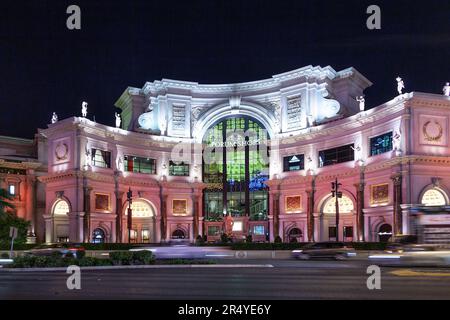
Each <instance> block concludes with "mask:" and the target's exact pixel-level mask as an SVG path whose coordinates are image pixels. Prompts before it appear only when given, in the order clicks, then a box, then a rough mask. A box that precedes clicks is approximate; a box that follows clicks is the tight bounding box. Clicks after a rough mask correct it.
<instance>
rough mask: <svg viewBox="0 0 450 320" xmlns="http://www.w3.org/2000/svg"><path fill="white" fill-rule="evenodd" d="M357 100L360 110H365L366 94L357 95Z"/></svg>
mask: <svg viewBox="0 0 450 320" xmlns="http://www.w3.org/2000/svg"><path fill="white" fill-rule="evenodd" d="M356 101H358V102H359V111H364V109H365V108H366V99H364V96H360V97H356Z"/></svg>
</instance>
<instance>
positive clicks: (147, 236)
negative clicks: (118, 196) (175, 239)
mask: <svg viewBox="0 0 450 320" xmlns="http://www.w3.org/2000/svg"><path fill="white" fill-rule="evenodd" d="M131 210H132V215H133V216H132V217H133V219H132V228H131V232H130V235H129V236H130V242H131V243H156V242H157V237H156V223H155V218H156V215H155V210H154V208H153V206H152V205H151V203H150V202H149V201H147V200H145V199H136V200H133V202H132V204H131ZM127 216H128V207H127V206H125V211H124V223H123V225H124V235H123V237H124V241H126V242H128V226H127V223H128V220H127Z"/></svg>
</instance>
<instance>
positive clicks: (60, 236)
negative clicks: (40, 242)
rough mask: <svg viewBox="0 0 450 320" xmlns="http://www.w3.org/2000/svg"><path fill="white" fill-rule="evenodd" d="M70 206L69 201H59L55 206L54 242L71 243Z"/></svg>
mask: <svg viewBox="0 0 450 320" xmlns="http://www.w3.org/2000/svg"><path fill="white" fill-rule="evenodd" d="M69 212H70V205H69V202H68V201H67V200H64V199H58V200H57V201H56V202H55V203H54V204H53V209H52V219H53V241H54V242H69V241H70V238H69V216H68V214H69Z"/></svg>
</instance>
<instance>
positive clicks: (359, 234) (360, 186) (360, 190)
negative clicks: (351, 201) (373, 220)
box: [354, 183, 365, 241]
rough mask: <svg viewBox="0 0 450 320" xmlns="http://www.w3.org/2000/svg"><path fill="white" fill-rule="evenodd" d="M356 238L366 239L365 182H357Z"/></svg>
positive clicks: (358, 239)
mask: <svg viewBox="0 0 450 320" xmlns="http://www.w3.org/2000/svg"><path fill="white" fill-rule="evenodd" d="M354 186H355V188H356V238H357V241H365V237H364V212H363V209H364V186H365V184H364V183H356V184H355V185H354Z"/></svg>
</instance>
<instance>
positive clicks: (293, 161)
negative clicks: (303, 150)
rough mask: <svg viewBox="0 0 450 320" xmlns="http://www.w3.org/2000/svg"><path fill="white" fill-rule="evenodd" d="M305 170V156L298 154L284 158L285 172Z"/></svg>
mask: <svg viewBox="0 0 450 320" xmlns="http://www.w3.org/2000/svg"><path fill="white" fill-rule="evenodd" d="M304 169H305V156H304V155H303V154H298V155H294V156H289V157H284V158H283V171H284V172H288V171H301V170H304Z"/></svg>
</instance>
